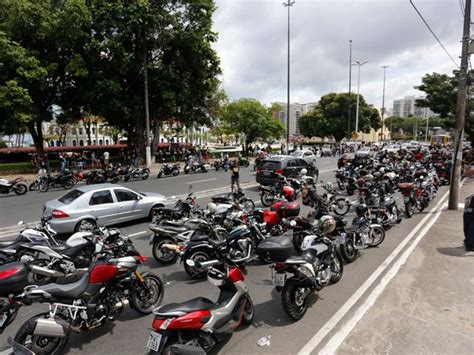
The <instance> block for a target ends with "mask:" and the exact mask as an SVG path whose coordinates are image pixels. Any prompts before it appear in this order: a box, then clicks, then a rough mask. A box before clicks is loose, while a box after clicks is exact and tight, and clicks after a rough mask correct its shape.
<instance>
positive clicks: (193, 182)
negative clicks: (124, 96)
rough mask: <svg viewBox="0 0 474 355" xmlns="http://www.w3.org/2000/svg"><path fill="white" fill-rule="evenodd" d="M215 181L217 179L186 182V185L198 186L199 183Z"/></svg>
mask: <svg viewBox="0 0 474 355" xmlns="http://www.w3.org/2000/svg"><path fill="white" fill-rule="evenodd" d="M215 180H217V178H213V179H204V180H194V181H190V182H188V183H187V184H188V185H191V184H198V183H200V182H207V181H215Z"/></svg>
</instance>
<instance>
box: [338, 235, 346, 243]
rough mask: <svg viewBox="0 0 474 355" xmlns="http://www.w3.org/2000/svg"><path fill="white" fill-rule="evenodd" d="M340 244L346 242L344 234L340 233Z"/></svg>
mask: <svg viewBox="0 0 474 355" xmlns="http://www.w3.org/2000/svg"><path fill="white" fill-rule="evenodd" d="M339 240H340V241H341V244H344V243H345V242H346V233H341V236H340V239H339Z"/></svg>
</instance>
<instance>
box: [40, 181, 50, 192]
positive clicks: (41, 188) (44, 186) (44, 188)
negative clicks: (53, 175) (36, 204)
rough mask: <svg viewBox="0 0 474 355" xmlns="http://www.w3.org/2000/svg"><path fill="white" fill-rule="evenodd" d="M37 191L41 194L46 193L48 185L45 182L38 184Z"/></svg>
mask: <svg viewBox="0 0 474 355" xmlns="http://www.w3.org/2000/svg"><path fill="white" fill-rule="evenodd" d="M39 190H40V191H41V192H47V191H48V190H49V185H48V183H47V182H42V183H40V184H39Z"/></svg>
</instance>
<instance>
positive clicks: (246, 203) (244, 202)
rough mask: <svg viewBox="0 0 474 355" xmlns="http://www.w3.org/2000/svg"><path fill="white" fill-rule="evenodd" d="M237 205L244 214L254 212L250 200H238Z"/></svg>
mask: <svg viewBox="0 0 474 355" xmlns="http://www.w3.org/2000/svg"><path fill="white" fill-rule="evenodd" d="M239 203H240V204H241V205H242V207H243V210H244V211H246V212H253V210H255V202H253V201H252V200H251V199H250V198H243V199H240V201H239Z"/></svg>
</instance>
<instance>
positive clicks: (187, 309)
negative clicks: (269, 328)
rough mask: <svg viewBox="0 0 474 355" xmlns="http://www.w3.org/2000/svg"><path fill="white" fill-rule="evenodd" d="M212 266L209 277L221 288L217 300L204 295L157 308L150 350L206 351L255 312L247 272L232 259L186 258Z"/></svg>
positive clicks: (200, 265)
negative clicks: (206, 259)
mask: <svg viewBox="0 0 474 355" xmlns="http://www.w3.org/2000/svg"><path fill="white" fill-rule="evenodd" d="M186 262H187V263H188V264H189V266H191V267H194V266H197V267H199V268H208V273H207V279H208V280H209V282H210V283H211V284H213V285H214V286H217V287H218V288H219V290H220V293H219V298H218V300H217V302H213V301H211V300H209V299H207V298H204V297H197V298H193V299H191V300H189V301H186V302H182V303H171V304H168V305H166V306H162V307H160V308H158V309H156V310H155V311H154V313H155V319H154V320H153V323H152V327H153V331H152V332H151V334H150V337H149V338H148V343H147V348H148V349H150V354H205V353H208V352H209V351H211V350H213V349H214V348H215V346H216V345H217V343H218V342H221V341H222V340H224V339H226V338H227V337H228V336H229V335H231V334H232V332H233V331H234V329H236V328H237V327H238V326H240V325H241V324H244V325H249V324H251V323H252V320H253V316H254V308H253V302H252V299H251V298H250V296H249V294H248V287H247V284H246V283H245V282H244V274H243V273H242V271H241V270H240V269H239V268H238V267H237V266H235V265H234V264H233V263H232V262H231V261H230V260H226V261H225V262H220V261H218V260H211V261H207V262H202V263H199V262H196V263H195V262H194V261H192V260H187V261H186Z"/></svg>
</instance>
